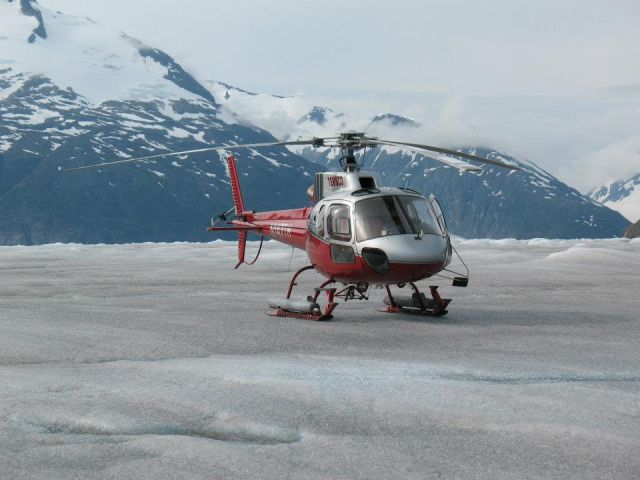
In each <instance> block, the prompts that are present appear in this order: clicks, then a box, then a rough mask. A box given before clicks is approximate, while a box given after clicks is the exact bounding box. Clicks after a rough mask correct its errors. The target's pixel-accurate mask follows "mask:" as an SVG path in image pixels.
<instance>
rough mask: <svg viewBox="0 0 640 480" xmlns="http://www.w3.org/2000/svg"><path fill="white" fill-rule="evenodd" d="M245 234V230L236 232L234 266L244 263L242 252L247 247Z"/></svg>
mask: <svg viewBox="0 0 640 480" xmlns="http://www.w3.org/2000/svg"><path fill="white" fill-rule="evenodd" d="M247 235H248V232H247V231H246V230H241V231H239V232H238V264H237V265H236V266H235V268H238V267H239V266H240V265H242V264H243V263H244V252H245V250H246V248H247Z"/></svg>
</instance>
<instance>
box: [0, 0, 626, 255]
mask: <svg viewBox="0 0 640 480" xmlns="http://www.w3.org/2000/svg"><path fill="white" fill-rule="evenodd" d="M133 33H135V32H133ZM221 76H222V75H221ZM0 120H1V121H0V244H14V243H23V244H33V243H46V242H107V243H113V242H136V241H172V240H208V239H211V238H212V237H211V236H210V235H209V234H207V233H206V232H205V230H204V226H205V224H206V222H207V219H208V218H209V217H210V216H212V215H215V214H217V213H219V212H221V211H224V210H227V209H228V207H229V204H230V194H229V184H228V180H227V177H226V167H225V164H224V162H223V161H222V159H223V155H219V154H202V155H199V156H198V155H193V156H190V157H188V158H179V159H176V160H174V161H171V160H168V161H167V160H163V161H158V162H146V163H139V164H130V165H124V166H120V167H117V168H115V167H112V168H108V169H101V170H92V171H82V172H77V173H61V172H60V171H59V169H60V168H61V169H63V170H64V169H65V168H68V167H73V166H79V165H87V164H93V163H97V162H100V161H109V160H113V159H118V158H125V157H130V156H139V155H145V154H149V153H158V152H163V151H176V150H188V149H194V148H200V147H204V146H210V145H221V144H227V143H242V142H268V141H272V140H274V137H276V138H278V139H291V138H297V137H308V136H313V135H328V136H333V135H335V134H336V133H338V132H341V131H345V130H348V129H354V130H361V131H367V132H368V133H369V134H370V135H374V136H381V137H382V136H389V137H391V138H396V139H399V140H403V139H407V138H406V137H405V135H406V136H411V135H414V136H419V134H420V128H421V126H420V124H419V123H418V122H417V121H415V120H412V119H410V118H406V117H403V116H401V115H396V114H392V113H381V114H379V115H376V116H375V117H373V118H363V117H358V116H354V115H350V114H348V113H341V112H335V111H333V110H331V109H330V108H327V107H323V106H319V105H313V104H312V105H310V104H309V103H308V102H307V101H306V100H304V99H302V98H298V97H293V98H283V97H277V96H272V95H265V94H255V93H251V92H246V91H244V90H241V89H238V88H235V87H232V86H230V85H226V84H223V83H219V82H212V81H207V82H205V81H201V80H199V79H197V78H195V77H194V76H193V75H191V74H190V73H189V72H187V71H186V70H185V69H184V68H183V67H182V66H181V65H180V64H179V63H178V62H177V61H175V60H174V59H173V58H171V57H170V56H169V55H167V54H166V53H164V52H162V51H160V50H157V49H155V48H153V47H150V46H147V45H144V44H142V43H141V42H139V41H137V40H135V39H134V38H133V37H132V36H129V35H126V34H123V33H121V32H117V31H111V30H109V29H107V28H105V27H102V26H100V25H98V24H96V23H94V22H92V21H91V20H89V19H86V18H78V17H73V16H68V15H64V14H61V13H58V12H53V11H50V10H47V9H43V8H41V7H40V6H39V5H38V3H37V2H36V1H35V0H20V1H17V0H16V1H9V0H0ZM413 139H414V140H418V141H424V139H423V138H419V139H415V138H413ZM478 153H480V154H491V155H500V154H499V153H497V152H494V151H490V150H478ZM334 154H335V152H331V151H326V150H320V151H313V150H309V149H301V150H297V151H291V150H287V149H284V148H271V149H261V150H260V151H259V152H258V151H254V150H251V151H249V152H248V153H246V152H245V153H243V154H242V153H241V154H239V155H238V157H239V158H240V160H241V163H240V170H241V173H242V174H243V177H242V182H243V187H244V191H245V200H246V203H247V205H248V206H249V207H250V208H256V209H272V208H285V207H293V206H299V205H305V204H307V200H306V196H305V191H306V188H307V187H308V185H309V184H310V183H311V176H312V175H313V173H314V172H315V171H318V170H320V169H325V168H326V166H327V162H329V161H330V160H331V159H332V155H334ZM505 157H506V156H505ZM506 158H510V157H506ZM510 159H511V160H512V161H516V160H515V159H512V158H510ZM364 162H365V164H366V166H371V165H372V166H373V168H375V169H376V170H378V171H380V172H381V174H382V177H383V178H384V179H385V182H386V183H387V184H388V185H400V186H405V185H406V186H409V187H411V188H415V189H418V190H420V191H422V192H424V193H429V192H433V193H435V194H436V196H438V197H439V198H440V200H441V201H442V203H443V208H444V210H445V211H446V213H447V214H448V218H449V222H450V226H451V228H452V230H453V231H454V233H457V234H459V235H463V236H467V237H494V238H495V237H518V238H531V237H541V236H546V237H562V238H567V237H610V236H619V235H620V234H621V232H622V230H623V229H624V227H626V226H627V224H628V222H627V221H626V219H624V218H623V217H622V216H621V215H619V214H618V213H616V212H613V211H611V210H610V209H608V208H606V207H603V206H601V205H600V204H598V203H596V202H594V201H592V200H591V199H589V198H587V197H584V196H582V195H580V194H579V193H578V192H576V191H575V190H573V189H571V188H570V187H568V186H566V185H565V184H562V183H561V182H558V181H557V180H556V179H554V178H553V177H552V176H551V175H549V174H548V173H547V172H544V171H542V170H541V169H539V168H537V167H536V166H535V165H532V164H529V163H527V162H520V163H521V165H522V166H523V171H522V172H516V173H514V174H508V172H504V171H498V169H491V168H490V169H487V170H485V171H484V172H482V174H477V175H473V174H463V175H461V174H459V173H458V172H457V171H453V170H452V169H450V168H448V167H446V166H443V165H440V164H436V163H434V162H433V160H431V159H429V157H426V156H423V155H415V154H409V153H407V152H403V151H401V150H394V149H389V148H385V149H381V150H378V151H374V152H370V153H368V154H367V157H366V158H365V160H364ZM336 167H337V165H336V164H335V162H333V163H331V168H336Z"/></svg>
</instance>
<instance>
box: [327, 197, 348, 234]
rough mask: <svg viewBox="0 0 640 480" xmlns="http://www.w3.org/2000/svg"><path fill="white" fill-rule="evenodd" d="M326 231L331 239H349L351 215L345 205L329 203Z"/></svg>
mask: <svg viewBox="0 0 640 480" xmlns="http://www.w3.org/2000/svg"><path fill="white" fill-rule="evenodd" d="M327 233H328V234H329V237H330V238H332V239H333V240H340V241H342V242H348V241H350V240H351V215H350V212H349V207H348V206H347V205H342V204H338V205H331V206H330V207H329V213H328V214H327Z"/></svg>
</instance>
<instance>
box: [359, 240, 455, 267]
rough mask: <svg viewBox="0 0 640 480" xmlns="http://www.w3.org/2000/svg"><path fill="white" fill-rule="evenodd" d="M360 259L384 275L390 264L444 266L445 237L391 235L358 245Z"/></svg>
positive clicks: (445, 257) (445, 252) (446, 252)
mask: <svg viewBox="0 0 640 480" xmlns="http://www.w3.org/2000/svg"><path fill="white" fill-rule="evenodd" d="M360 251H361V253H362V257H363V259H364V260H365V262H367V264H368V265H369V266H370V267H371V268H372V269H373V270H374V271H376V272H378V273H385V272H386V271H387V270H388V269H389V264H390V263H407V264H416V263H420V264H431V265H433V264H444V263H445V261H446V259H447V254H448V243H447V240H446V237H443V236H441V235H435V234H426V235H422V237H417V236H416V235H391V236H388V237H381V238H376V239H373V240H368V241H366V242H362V243H361V244H360Z"/></svg>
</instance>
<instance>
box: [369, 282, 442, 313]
mask: <svg viewBox="0 0 640 480" xmlns="http://www.w3.org/2000/svg"><path fill="white" fill-rule="evenodd" d="M398 286H399V287H400V288H402V287H404V285H398ZM409 286H411V288H412V289H413V294H412V295H411V296H399V295H398V296H395V297H394V296H393V295H392V294H391V289H390V288H389V286H388V285H387V286H386V289H387V298H385V299H384V302H385V303H386V304H387V306H386V307H384V308H379V309H378V311H380V312H384V313H407V314H410V315H422V316H429V317H439V316H442V315H446V314H447V306H448V305H449V303H450V302H451V299H450V298H442V297H441V296H440V293H438V287H437V286H435V285H432V286H430V287H429V291H430V293H431V298H427V296H426V295H425V294H424V293H422V292H420V290H419V289H418V287H417V286H416V285H415V283H413V282H410V283H409Z"/></svg>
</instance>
